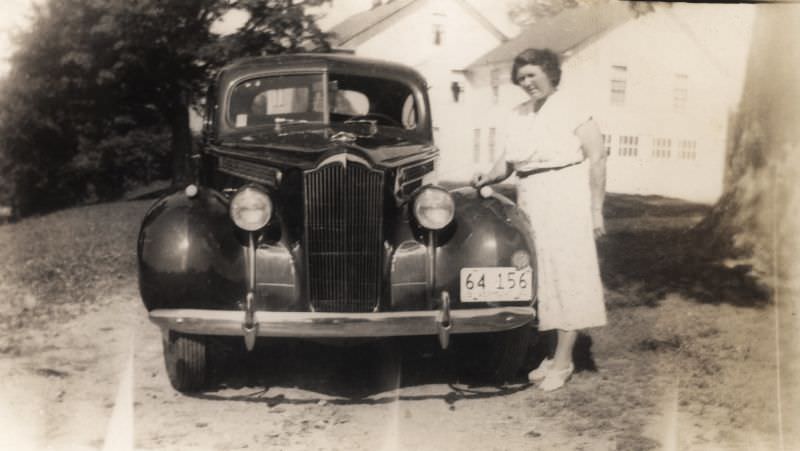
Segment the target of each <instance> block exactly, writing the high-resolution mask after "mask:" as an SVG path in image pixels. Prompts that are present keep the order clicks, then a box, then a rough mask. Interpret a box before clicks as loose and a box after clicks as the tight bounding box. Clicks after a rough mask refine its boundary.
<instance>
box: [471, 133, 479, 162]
mask: <svg viewBox="0 0 800 451" xmlns="http://www.w3.org/2000/svg"><path fill="white" fill-rule="evenodd" d="M472 161H473V162H474V163H480V162H481V129H479V128H475V129H473V130H472Z"/></svg>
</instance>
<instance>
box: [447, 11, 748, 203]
mask: <svg viewBox="0 0 800 451" xmlns="http://www.w3.org/2000/svg"><path fill="white" fill-rule="evenodd" d="M670 14H671V13H670V12H669V11H667V12H656V13H652V14H649V15H646V16H643V17H641V18H639V19H636V20H632V21H630V22H627V23H626V24H623V25H621V26H619V27H617V28H615V29H614V30H611V31H609V32H607V33H606V34H604V35H602V36H599V37H598V38H597V39H595V40H594V41H592V42H591V43H589V44H586V45H585V46H583V47H581V48H577V49H574V50H573V52H572V54H568V55H566V56H567V58H566V60H565V62H564V64H563V67H562V69H563V76H562V83H561V86H560V87H559V89H561V90H563V91H566V92H569V93H570V95H571V96H575V97H577V98H580V99H582V101H583V102H585V104H586V105H587V107H588V110H589V111H591V112H592V113H593V116H594V117H595V119H596V120H597V122H598V123H599V125H600V127H601V129H602V131H603V133H604V134H605V135H608V136H607V137H606V139H607V149H608V151H609V153H610V154H609V159H608V185H607V189H608V191H611V192H621V193H635V194H659V195H666V196H672V197H679V198H684V199H689V200H694V201H701V202H713V201H715V200H716V199H717V198H718V197H719V195H720V193H721V189H722V174H723V165H724V154H725V138H726V129H727V118H728V115H729V111H730V109H731V107H732V105H733V101H732V99H731V95H730V90H729V89H723V87H722V86H721V84H722V83H724V82H725V80H724V77H723V74H722V72H721V70H720V68H718V67H716V66H715V65H714V64H712V62H710V61H709V57H708V54H706V53H704V52H703V51H702V49H701V48H700V47H699V46H698V44H697V42H695V41H694V40H693V39H692V38H691V37H690V36H689V35H687V34H686V32H685V31H684V30H682V29H681V27H680V25H679V24H678V23H677V22H676V21H675V20H674V19H673V18H672V17H671V16H670ZM531 46H532V47H535V46H536V43H531ZM613 66H623V67H625V68H626V70H625V71H624V72H625V77H624V78H625V96H624V97H625V98H624V101H623V102H622V103H615V102H613V101H612V93H611V80H612V78H614V77H615V70H614V69H613V68H612V67H613ZM492 70H496V71H499V73H500V75H501V81H500V83H501V86H500V87H499V90H498V91H499V98H498V99H497V100H495V97H494V95H493V94H492V81H491V80H492V77H491V75H490V74H491V71H492ZM509 72H510V62H507V63H504V64H500V65H496V66H493V67H481V68H478V69H477V70H475V71H474V72H473V73H471V74H470V77H469V83H470V88H471V89H470V90H471V91H472V92H473V99H472V101H471V103H470V104H469V108H470V110H471V112H472V113H471V114H469V113H467V112H465V113H464V116H465V117H467V116H468V117H470V119H471V121H470V124H471V125H470V127H471V128H473V129H481V130H482V132H481V133H480V135H481V136H480V138H481V142H480V152H479V153H478V155H476V158H473V159H471V160H470V161H469V162H468V164H463V165H461V166H458V167H455V166H454V167H453V168H452V170H451V171H450V173H449V174H447V175H443V178H452V179H456V180H465V179H466V178H467V177H469V176H470V175H471V174H472V173H474V172H475V171H476V170H486V169H487V168H488V167H489V165H490V160H491V159H490V153H491V151H490V149H489V147H490V142H489V130H490V129H491V128H495V129H496V131H495V135H497V136H502V133H503V132H502V126H503V117H504V114H505V112H506V111H508V110H509V109H510V108H511V107H512V106H513V105H515V104H518V103H519V102H522V101H524V100H525V95H524V93H523V92H522V91H521V90H520V89H519V88H517V87H516V86H514V85H512V84H510V80H509ZM617 72H619V71H617ZM678 74H681V76H685V78H684V79H683V80H682V81H678V77H677V75H678ZM678 84H682V85H683V86H684V87H685V92H686V95H685V102H680V101H677V103H678V105H676V96H678V97H680V96H679V95H678V94H676V89H677V85H678ZM681 103H683V105H680V104H681ZM623 137H624V138H623ZM634 144H635V145H634ZM667 144H669V145H667ZM473 146H474V144H473ZM496 146H497V144H496ZM443 147H445V148H446V147H447V146H443ZM634 147H635V149H633V148H634ZM496 153H497V150H495V154H496Z"/></svg>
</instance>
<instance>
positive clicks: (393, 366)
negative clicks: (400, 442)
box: [195, 337, 541, 408]
mask: <svg viewBox="0 0 800 451" xmlns="http://www.w3.org/2000/svg"><path fill="white" fill-rule="evenodd" d="M219 346H222V347H224V348H225V349H224V350H223V349H219V350H216V351H215V352H213V353H212V354H213V355H216V356H220V357H219V358H220V360H219V361H216V362H214V364H213V367H214V371H213V373H212V387H211V390H209V391H207V392H205V393H201V394H197V395H195V396H197V397H199V398H203V399H212V400H229V401H231V400H233V401H242V402H254V403H262V404H267V405H268V406H276V405H280V404H315V403H318V402H320V400H321V399H325V402H326V403H329V404H342V405H344V404H384V403H390V402H394V401H395V400H397V399H402V400H426V399H439V400H441V401H443V402H445V403H447V404H449V405H450V406H451V408H454V406H455V404H456V403H457V402H458V401H464V400H474V399H482V398H488V397H498V396H508V395H511V394H513V393H516V392H518V391H521V390H525V389H527V388H528V387H529V386H530V385H529V384H528V382H527V380H526V379H525V374H524V373H523V372H520V374H519V375H518V377H517V379H515V380H512V381H510V383H509V384H494V383H491V382H488V381H486V380H482V379H479V378H476V377H474V376H470V375H467V374H464V373H463V372H462V367H461V365H459V362H458V358H459V356H461V357H463V354H457V353H455V352H446V351H442V350H441V349H438V343H437V342H436V340H435V339H434V338H432V339H427V338H417V337H413V338H404V339H386V340H378V341H374V342H368V343H362V344H350V345H347V346H333V345H329V344H320V343H316V342H312V341H304V340H291V339H273V340H260V341H259V342H258V343H257V346H256V348H255V349H254V350H253V351H251V352H249V353H246V352H245V351H243V349H241V344H240V343H238V342H237V341H235V340H233V341H228V342H225V343H222V344H219ZM219 351H222V352H219ZM531 352H532V353H533V352H535V350H534V349H532V350H531ZM530 357H531V359H535V358H537V357H536V356H535V355H533V354H532V355H531V356H530ZM539 359H541V357H539ZM529 360H530V359H529ZM423 385H439V386H446V387H448V390H447V391H446V392H443V391H442V390H441V389H437V390H433V391H429V390H424V389H423V390H412V391H407V390H404V391H403V392H402V394H399V393H397V392H395V390H396V389H398V388H408V387H416V386H423ZM242 388H252V389H253V392H252V393H250V394H247V395H241V394H233V395H228V394H225V389H242ZM273 388H284V389H285V388H288V389H291V388H297V389H301V390H303V391H305V392H307V393H316V394H320V395H322V396H319V397H317V396H312V397H310V398H309V397H307V396H302V397H297V398H291V397H288V396H287V395H285V394H275V395H273V394H272V393H275V392H274V391H272V389H273ZM330 398H333V399H330Z"/></svg>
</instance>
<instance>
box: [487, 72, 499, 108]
mask: <svg viewBox="0 0 800 451" xmlns="http://www.w3.org/2000/svg"><path fill="white" fill-rule="evenodd" d="M489 76H490V78H491V80H490V84H491V86H492V103H494V104H495V105H497V103H498V102H499V101H500V69H499V68H496V67H495V68H494V69H492V72H491V73H490V75H489Z"/></svg>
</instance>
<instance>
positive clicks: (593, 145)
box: [575, 119, 606, 238]
mask: <svg viewBox="0 0 800 451" xmlns="http://www.w3.org/2000/svg"><path fill="white" fill-rule="evenodd" d="M575 135H577V136H578V138H579V139H580V140H581V149H582V150H583V154H584V156H586V158H588V159H589V165H590V166H589V187H590V188H591V192H592V220H593V221H594V236H595V238H599V237H601V236H603V235H605V232H606V230H605V225H604V222H603V200H604V199H605V195H606V153H605V150H604V149H603V135H602V134H601V133H600V128H599V127H598V126H597V123H596V122H595V121H593V120H591V119H590V120H588V121H586V122H584V123H583V124H581V125H580V126H579V127H578V128H577V129H576V130H575Z"/></svg>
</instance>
